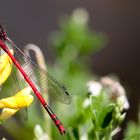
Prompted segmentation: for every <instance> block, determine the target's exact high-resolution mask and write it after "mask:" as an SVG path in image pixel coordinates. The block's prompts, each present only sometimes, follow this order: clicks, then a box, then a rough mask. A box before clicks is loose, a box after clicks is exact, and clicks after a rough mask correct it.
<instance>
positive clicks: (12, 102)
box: [0, 87, 33, 121]
mask: <svg viewBox="0 0 140 140" xmlns="http://www.w3.org/2000/svg"><path fill="white" fill-rule="evenodd" d="M31 91H32V90H31V88H30V87H26V88H24V89H22V90H21V91H20V92H18V93H17V94H16V95H15V96H12V97H8V98H4V99H1V100H0V108H1V109H3V110H2V113H1V115H0V120H1V121H4V120H6V119H8V118H10V117H11V116H12V115H14V114H15V113H16V112H17V111H18V110H20V109H22V108H24V107H27V106H29V105H30V104H31V103H32V102H33V96H32V95H30V93H31Z"/></svg>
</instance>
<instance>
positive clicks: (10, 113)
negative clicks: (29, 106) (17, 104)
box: [0, 108, 19, 122]
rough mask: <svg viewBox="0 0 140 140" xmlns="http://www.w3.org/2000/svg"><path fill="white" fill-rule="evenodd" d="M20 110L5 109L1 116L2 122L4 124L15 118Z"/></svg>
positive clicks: (0, 120)
mask: <svg viewBox="0 0 140 140" xmlns="http://www.w3.org/2000/svg"><path fill="white" fill-rule="evenodd" d="M18 110H19V109H9V108H4V109H3V110H2V113H1V114H0V122H3V121H5V120H7V119H8V118H10V117H11V116H13V115H14V114H15V113H16V112H17V111H18Z"/></svg>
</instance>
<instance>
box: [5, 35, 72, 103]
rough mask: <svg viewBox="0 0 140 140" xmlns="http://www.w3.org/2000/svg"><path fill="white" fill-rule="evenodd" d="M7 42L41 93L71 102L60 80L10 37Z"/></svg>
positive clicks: (61, 100) (63, 101) (62, 101)
mask: <svg viewBox="0 0 140 140" xmlns="http://www.w3.org/2000/svg"><path fill="white" fill-rule="evenodd" d="M5 43H6V44H7V45H8V46H9V47H12V48H13V49H14V53H15V57H16V59H17V61H18V62H19V63H20V64H21V66H22V68H23V69H24V71H25V72H26V74H27V75H28V77H29V78H30V80H31V81H32V82H33V84H34V85H35V86H36V88H37V89H38V90H39V91H40V92H41V94H48V95H49V97H51V98H52V99H55V100H57V101H58V102H61V103H64V104H69V103H70V102H71V98H70V95H69V94H68V92H67V90H66V88H65V87H64V86H63V85H62V84H61V83H60V82H58V81H57V80H55V79H54V78H53V77H52V76H51V75H50V74H49V73H48V72H47V71H45V70H44V69H42V68H41V67H40V66H38V65H37V64H36V63H34V62H33V61H32V60H31V59H30V58H29V57H28V56H27V55H26V54H25V53H24V52H23V51H21V50H20V49H19V48H18V47H17V46H16V45H14V43H13V42H12V41H11V40H10V39H9V38H7V40H6V42H5Z"/></svg>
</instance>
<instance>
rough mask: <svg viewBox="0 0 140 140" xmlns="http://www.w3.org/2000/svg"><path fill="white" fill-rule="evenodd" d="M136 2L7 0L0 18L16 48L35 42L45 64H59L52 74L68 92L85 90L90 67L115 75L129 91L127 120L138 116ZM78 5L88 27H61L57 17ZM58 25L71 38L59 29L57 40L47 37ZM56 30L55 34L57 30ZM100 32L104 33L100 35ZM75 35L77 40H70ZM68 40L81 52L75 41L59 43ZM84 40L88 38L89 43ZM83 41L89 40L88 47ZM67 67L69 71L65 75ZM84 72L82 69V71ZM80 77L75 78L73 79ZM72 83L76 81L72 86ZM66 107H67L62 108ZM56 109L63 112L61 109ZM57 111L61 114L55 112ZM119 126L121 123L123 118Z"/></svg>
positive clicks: (137, 16)
mask: <svg viewBox="0 0 140 140" xmlns="http://www.w3.org/2000/svg"><path fill="white" fill-rule="evenodd" d="M139 6H140V2H138V1H132V0H131V1H127V2H126V1H120V0H118V1H111V0H108V1H103V2H100V1H97V0H95V1H80V0H75V1H64V0H60V1H43V0H41V1H33V0H30V1H26V0H25V1H17V0H14V1H7V0H6V1H3V2H1V4H0V21H1V23H3V24H4V25H5V27H6V29H7V32H8V35H9V36H10V37H11V38H12V40H13V41H15V42H16V44H17V45H18V46H19V47H20V48H21V49H23V46H24V45H26V44H27V43H35V44H37V45H39V47H40V48H41V49H42V51H43V52H44V56H45V59H46V63H47V64H48V62H49V63H52V66H53V65H54V64H57V65H59V68H57V67H56V68H54V67H52V66H51V65H50V69H51V70H50V71H51V73H53V74H55V77H57V76H58V77H57V79H59V80H60V81H62V82H63V83H65V84H66V86H67V87H68V89H69V90H70V94H72V95H74V94H75V93H76V94H80V91H78V90H79V89H80V90H81V91H83V92H84V93H85V94H86V91H84V87H83V85H84V83H86V81H87V80H89V79H92V77H91V75H90V74H91V73H92V72H94V75H93V78H94V77H96V76H95V75H96V74H98V75H107V74H110V73H111V74H112V73H113V74H116V75H118V76H119V78H120V81H121V83H122V84H123V85H124V86H125V87H127V90H128V93H129V101H130V104H131V108H130V109H129V110H128V112H127V117H126V118H127V119H126V121H128V120H131V119H132V120H137V112H138V103H139V98H140V96H139V94H138V93H139V82H138V81H139V78H140V76H139V71H140V65H139V60H140V58H139V52H140V49H139V45H140V42H139V36H138V34H139V29H140V28H139V25H140V19H139V13H140V9H139ZM77 7H82V8H85V9H86V10H87V11H88V12H89V19H90V20H89V26H90V27H89V28H88V31H87V29H85V28H82V29H83V30H82V31H81V30H80V31H79V32H78V33H77V31H76V32H75V30H76V29H77V27H76V29H73V28H72V27H71V26H72V25H71V24H70V25H67V26H68V27H69V28H68V29H70V31H72V32H69V31H68V30H67V28H65V26H63V27H62V24H61V23H60V24H59V22H62V21H60V17H64V16H67V15H68V16H70V15H71V14H72V12H73V10H74V9H75V8H77ZM58 29H59V30H61V31H63V32H65V33H68V36H69V37H70V38H68V39H67V38H65V34H64V35H63V34H61V33H60V35H58V36H59V38H56V40H55V42H56V43H55V42H53V43H54V44H53V43H50V42H52V41H51V39H52V37H51V36H52V32H54V31H55V30H58ZM84 29H85V30H84ZM81 32H82V33H83V36H80V37H79V36H78V34H81V35H82V33H81ZM94 32H95V34H94ZM57 33H58V34H59V32H57ZM102 33H103V35H105V37H102ZM73 35H74V36H73ZM87 36H88V37H87ZM86 37H87V38H86ZM83 38H84V40H83ZM90 38H94V39H95V40H94V41H93V40H92V39H90ZM64 39H66V40H68V42H63V40H64ZM104 39H105V40H104ZM75 40H78V41H76V42H75ZM87 40H88V41H87ZM71 42H72V43H73V42H74V45H76V46H79V48H78V52H80V54H77V53H78V52H76V48H74V46H73V48H74V51H73V50H69V49H68V48H67V47H66V48H65V50H64V51H63V45H66V44H71ZM87 42H88V43H89V44H88V45H87ZM75 43H78V44H75ZM94 43H95V44H94ZM83 44H86V47H84V46H82V45H83ZM56 46H59V47H60V48H61V49H58V48H57V47H56ZM81 46H82V47H81ZM87 46H89V47H88V49H87ZM92 46H98V47H99V48H100V51H99V50H98V51H97V48H98V47H97V48H94V49H93V48H90V47H92ZM103 46H104V47H103ZM80 47H81V48H80ZM101 47H103V48H101ZM82 49H83V50H82ZM70 51H72V52H74V53H73V54H69V53H68V52H70ZM64 52H65V53H64ZM95 52H96V53H95ZM68 54H69V55H68ZM65 55H66V56H65ZM64 58H67V59H64ZM87 58H88V59H87ZM72 59H73V60H72ZM62 60H63V61H64V62H63V61H62ZM66 62H67V63H66ZM66 64H67V65H66ZM75 69H76V70H75ZM63 70H64V71H63ZM71 70H72V71H71ZM69 71H70V73H71V75H67V73H68V72H69ZM77 73H78V74H77ZM83 73H86V74H85V75H84V74H83ZM77 75H79V76H77ZM62 76H63V77H62ZM66 76H68V77H67V79H64V77H66ZM76 76H77V77H76ZM79 77H80V79H78V78H79ZM68 79H69V80H68ZM73 81H74V82H75V83H73ZM77 81H78V82H77ZM71 82H72V83H71ZM79 82H80V83H79ZM77 83H79V86H81V88H76V87H77V86H78V85H77ZM72 85H73V86H74V85H75V87H73V86H72ZM82 88H83V89H82ZM72 89H74V90H72ZM71 91H75V93H71ZM68 108H70V106H68ZM66 109H67V107H66V108H65V109H64V110H66ZM61 111H62V112H63V110H61ZM57 114H59V117H61V113H60V112H58V113H57ZM68 115H69V114H68ZM62 118H63V117H62ZM36 121H38V119H37V120H36ZM31 122H32V121H31ZM7 123H8V122H7ZM27 123H29V122H27ZM64 123H65V120H64ZM123 127H125V123H124V126H123ZM0 128H1V134H0V136H1V137H3V136H5V137H7V138H8V137H9V138H10V139H11V136H10V134H8V133H7V132H6V130H5V129H4V128H3V127H2V126H1V127H0ZM121 136H122V134H121V133H120V135H119V136H117V138H116V139H120V137H121Z"/></svg>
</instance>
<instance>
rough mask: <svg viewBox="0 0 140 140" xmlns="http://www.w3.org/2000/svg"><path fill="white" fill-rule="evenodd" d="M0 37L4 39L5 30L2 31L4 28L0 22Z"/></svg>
mask: <svg viewBox="0 0 140 140" xmlns="http://www.w3.org/2000/svg"><path fill="white" fill-rule="evenodd" d="M0 39H4V40H6V32H5V31H4V28H3V27H2V25H1V24H0Z"/></svg>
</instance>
